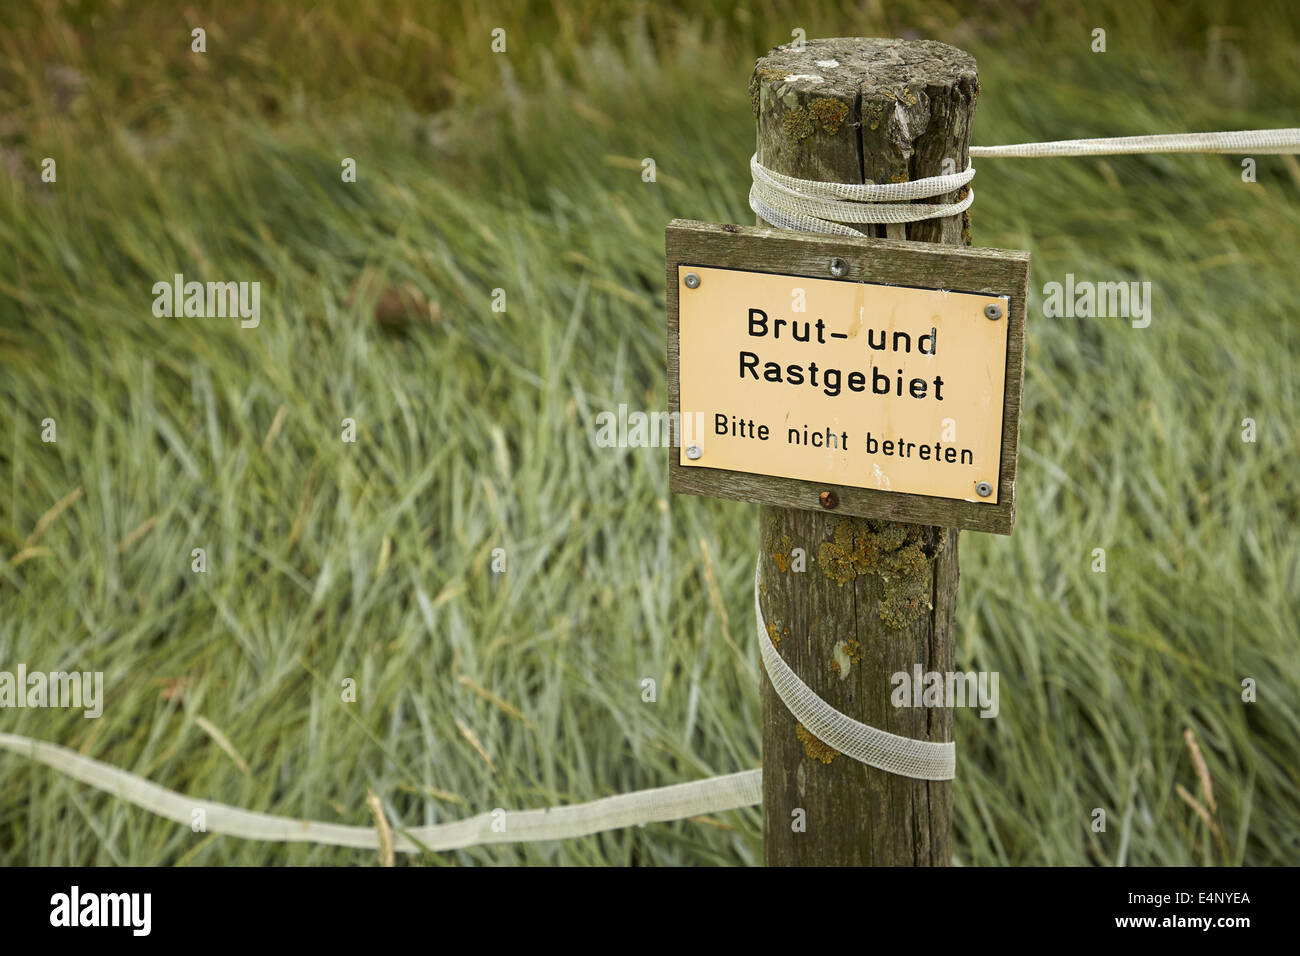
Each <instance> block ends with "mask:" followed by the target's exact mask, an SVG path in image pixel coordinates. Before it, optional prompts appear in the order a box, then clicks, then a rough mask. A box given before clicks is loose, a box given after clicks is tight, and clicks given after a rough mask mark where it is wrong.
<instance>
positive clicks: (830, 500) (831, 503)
mask: <svg viewBox="0 0 1300 956" xmlns="http://www.w3.org/2000/svg"><path fill="white" fill-rule="evenodd" d="M817 500H818V501H820V502H821V503H822V507H823V508H825V509H827V510H830V509H831V508H834V507H836V506H837V505H839V503H840V496H839V495H837V494H836V493H835V492H833V491H823V492H822V493H821V494H820V495H818V496H817Z"/></svg>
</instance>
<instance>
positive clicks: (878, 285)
mask: <svg viewBox="0 0 1300 956" xmlns="http://www.w3.org/2000/svg"><path fill="white" fill-rule="evenodd" d="M667 263H668V395H669V412H670V414H673V415H674V416H675V417H674V420H675V421H677V422H679V428H680V436H681V437H680V442H679V443H678V444H677V445H676V446H675V447H672V448H670V449H669V464H668V470H669V486H670V488H671V489H672V490H673V491H679V492H687V493H689V494H697V495H710V496H714V497H721V498H738V499H741V500H745V501H758V502H762V503H764V504H771V505H778V506H780V507H786V508H815V509H822V508H827V507H833V508H834V510H835V511H836V512H837V513H840V514H850V515H858V516H861V517H869V518H885V519H888V520H891V521H903V522H909V523H913V524H931V525H940V526H944V527H955V528H971V529H975V530H979V531H994V532H998V533H1001V534H1009V533H1010V532H1011V525H1012V521H1013V519H1014V515H1015V478H1016V452H1017V447H1018V442H1019V432H1020V387H1021V379H1022V373H1023V368H1024V341H1025V340H1024V316H1025V297H1026V291H1027V287H1028V282H1029V253H1027V252H1021V251H1014V250H1003V249H973V248H966V247H962V246H947V245H935V244H931V243H920V242H898V241H894V240H888V239H866V238H863V239H856V238H855V239H846V238H841V237H838V236H822V235H814V234H805V233H798V232H788V231H784V230H773V229H761V228H751V227H743V226H731V225H727V226H722V225H717V224H713V223H702V222H691V221H687V220H674V221H673V222H672V223H671V224H670V225H669V226H668V230H667Z"/></svg>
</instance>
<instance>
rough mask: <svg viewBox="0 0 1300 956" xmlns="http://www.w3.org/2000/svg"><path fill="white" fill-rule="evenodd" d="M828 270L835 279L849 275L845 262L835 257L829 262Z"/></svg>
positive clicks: (847, 265)
mask: <svg viewBox="0 0 1300 956" xmlns="http://www.w3.org/2000/svg"><path fill="white" fill-rule="evenodd" d="M830 269H831V275H833V276H836V277H840V276H846V275H848V274H849V264H848V263H847V262H845V261H844V260H843V259H841V258H840V257H839V256H836V257H835V258H834V259H832V260H831V266H830Z"/></svg>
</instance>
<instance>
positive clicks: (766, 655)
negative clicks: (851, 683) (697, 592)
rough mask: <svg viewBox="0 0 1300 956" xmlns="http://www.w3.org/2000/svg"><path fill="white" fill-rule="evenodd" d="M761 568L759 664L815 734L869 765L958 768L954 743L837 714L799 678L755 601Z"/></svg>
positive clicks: (930, 776) (906, 772) (942, 776)
mask: <svg viewBox="0 0 1300 956" xmlns="http://www.w3.org/2000/svg"><path fill="white" fill-rule="evenodd" d="M758 579H759V568H757V567H755V569H754V617H755V619H756V620H757V621H758V647H759V651H760V653H761V654H762V655H763V669H764V670H765V671H767V676H768V679H769V680H770V681H771V682H772V686H773V687H774V688H775V689H776V693H777V695H778V696H779V697H780V698H781V700H782V701H783V702H784V703H785V706H786V707H788V708H789V709H790V713H792V714H794V716H795V719H796V720H798V721H799V723H801V724H803V725H804V727H806V728H807V729H808V732H809V733H811V734H812V735H813V736H814V737H816V738H817V739H818V740H820V741H821V742H822V743H824V744H828V745H829V746H831V747H834V748H835V749H836V750H838V751H839V752H840V753H842V754H845V755H846V756H849V757H852V758H853V759H854V760H857V761H859V762H861V763H864V764H866V765H867V766H869V767H876V768H878V769H880V770H884V771H886V772H888V773H894V774H898V775H899V776H902V777H916V778H918V779H920V780H951V779H952V778H953V776H954V775H955V774H956V771H957V745H956V744H954V743H951V742H949V743H938V742H933V741H929V740H915V739H913V738H911V737H900V736H899V735H898V734H891V733H889V732H888V731H884V730H880V729H878V728H876V727H870V726H868V725H867V724H864V723H862V722H861V721H858V720H854V719H853V718H852V717H849V716H848V715H846V714H842V713H840V712H839V711H838V710H836V709H835V708H834V707H832V706H831V705H830V704H828V703H826V701H824V700H822V699H821V698H820V697H818V696H817V695H816V694H815V693H813V691H812V689H811V688H810V687H809V686H808V685H807V684H805V683H804V682H803V681H801V680H800V679H799V675H798V674H796V673H795V672H794V671H793V670H792V669H791V668H790V665H789V664H787V663H786V662H785V661H784V660H783V659H782V657H781V654H780V653H779V652H778V651H777V649H776V648H775V647H774V646H773V645H772V638H771V637H769V636H768V633H767V624H766V622H765V621H764V620H763V608H762V607H761V606H760V604H759V600H758Z"/></svg>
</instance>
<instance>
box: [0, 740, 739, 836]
mask: <svg viewBox="0 0 1300 956" xmlns="http://www.w3.org/2000/svg"><path fill="white" fill-rule="evenodd" d="M0 748H3V749H5V750H9V751H12V752H13V753H16V754H21V755H22V756H24V757H30V758H31V759H32V760H35V761H37V762H38V763H43V764H45V765H46V766H47V767H52V768H53V769H55V770H57V771H59V772H60V773H62V774H65V775H66V776H69V777H72V778H73V779H74V780H80V781H81V782H82V783H85V784H89V785H90V786H92V787H95V788H96V789H98V790H102V791H103V792H105V793H108V794H112V795H113V796H115V797H118V798H120V799H122V800H125V801H126V802H127V803H131V804H134V805H135V806H137V807H140V808H141V809H144V810H148V811H149V812H150V813H154V814H157V815H158V816H160V817H165V818H166V819H168V820H172V821H175V822H176V823H180V824H183V825H185V826H190V824H191V822H192V820H193V814H194V811H195V810H202V811H203V814H204V826H205V828H206V830H207V832H209V833H221V834H225V835H227V836H234V837H242V838H243V839H246V840H267V841H272V842H277V843H320V844H327V845H329V846H348V847H357V848H360V849H367V850H374V849H378V848H379V834H378V831H376V830H375V829H374V828H373V827H356V826H344V825H342V824H337V823H321V822H318V821H315V820H299V819H294V818H293V817H277V816H272V815H271V814H268V813H250V812H249V811H247V810H240V809H239V808H238V807H232V806H230V805H229V804H225V803H213V802H211V801H209V800H199V799H195V798H194V797H187V796H185V795H184V794H180V793H176V792H175V791H174V790H168V789H166V788H164V787H160V786H158V785H157V784H155V783H151V782H150V781H148V780H146V779H144V778H143V777H139V776H136V775H135V774H133V773H128V772H127V771H125V770H119V769H118V768H116V767H113V766H110V765H109V764H106V763H102V762H100V761H98V760H94V759H92V758H90V757H83V756H82V755H81V754H79V753H77V752H76V751H74V750H69V749H68V748H66V747H60V746H58V745H57V744H51V743H45V742H44V741H40V740H33V739H31V738H30V737H23V736H20V735H18V734H0ZM762 799H763V771H761V770H746V771H742V772H741V773H732V774H727V775H725V776H721V777H710V778H709V779H707V780H695V781H692V782H691V783H679V784H675V785H673V786H670V787H656V788H654V789H653V790H638V791H636V792H635V793H625V794H619V795H618V796H614V797H605V798H604V799H601V800H593V801H591V802H590V803H575V804H572V805H570V806H563V807H552V808H550V809H546V810H519V811H506V812H505V813H504V815H503V814H501V813H480V814H479V815H478V816H475V817H470V818H469V819H467V820H458V821H456V822H455V823H440V824H437V825H435V826H424V827H410V828H405V829H401V830H396V829H395V832H394V833H393V848H394V849H396V850H401V851H403V852H406V853H418V852H420V851H421V850H422V849H427V850H435V851H445V850H460V849H464V848H466V847H471V846H480V845H483V844H488V843H531V842H536V841H538V840H563V839H566V838H568V837H579V836H587V835H588V834H592V833H599V832H601V831H603V830H614V829H618V828H620V827H629V826H637V825H640V824H643V823H662V822H665V821H668V820H680V819H684V818H686V817H696V816H701V815H703V814H706V813H720V812H722V811H723V810H735V809H738V808H740V807H752V806H756V805H758V804H759V803H761V802H762Z"/></svg>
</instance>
